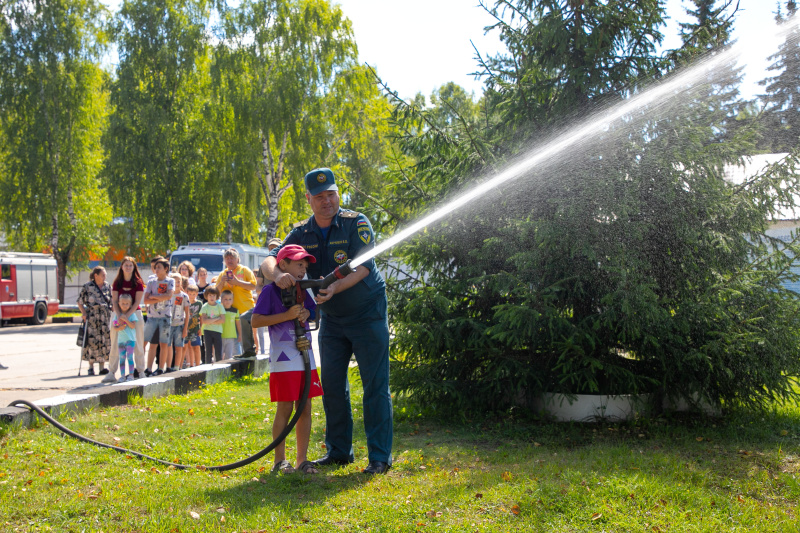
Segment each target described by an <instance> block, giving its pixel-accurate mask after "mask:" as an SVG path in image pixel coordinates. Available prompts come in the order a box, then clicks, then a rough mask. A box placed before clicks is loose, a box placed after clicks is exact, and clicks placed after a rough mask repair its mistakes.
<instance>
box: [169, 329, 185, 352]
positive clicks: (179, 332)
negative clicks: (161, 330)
mask: <svg viewBox="0 0 800 533" xmlns="http://www.w3.org/2000/svg"><path fill="white" fill-rule="evenodd" d="M167 344H169V345H170V346H175V347H176V348H182V347H183V326H170V327H169V341H168V342H167Z"/></svg>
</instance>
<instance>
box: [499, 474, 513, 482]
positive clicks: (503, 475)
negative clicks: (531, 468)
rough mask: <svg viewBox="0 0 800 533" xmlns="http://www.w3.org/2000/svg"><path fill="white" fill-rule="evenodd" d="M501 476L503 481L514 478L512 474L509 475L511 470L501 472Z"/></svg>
mask: <svg viewBox="0 0 800 533" xmlns="http://www.w3.org/2000/svg"><path fill="white" fill-rule="evenodd" d="M501 477H502V478H503V481H511V480H512V479H513V478H514V476H513V475H511V472H503V473H502V475H501Z"/></svg>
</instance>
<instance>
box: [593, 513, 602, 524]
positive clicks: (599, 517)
mask: <svg viewBox="0 0 800 533" xmlns="http://www.w3.org/2000/svg"><path fill="white" fill-rule="evenodd" d="M602 517H603V513H594V514H593V515H592V522H594V521H595V520H600V519H601V518H602Z"/></svg>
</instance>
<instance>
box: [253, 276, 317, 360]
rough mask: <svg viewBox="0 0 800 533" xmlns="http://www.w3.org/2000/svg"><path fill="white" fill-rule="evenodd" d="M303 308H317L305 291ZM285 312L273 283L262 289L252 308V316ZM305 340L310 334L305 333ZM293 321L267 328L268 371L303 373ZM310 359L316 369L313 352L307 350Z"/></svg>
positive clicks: (278, 290)
mask: <svg viewBox="0 0 800 533" xmlns="http://www.w3.org/2000/svg"><path fill="white" fill-rule="evenodd" d="M303 306H304V307H305V308H306V309H308V310H310V311H314V310H315V309H316V307H317V304H316V302H315V301H314V299H313V298H312V297H311V295H310V294H308V291H306V299H305V301H304V302H303ZM286 311H287V309H286V307H285V306H284V305H283V302H281V290H280V289H279V288H278V286H277V285H275V284H274V283H270V284H269V285H266V286H265V287H264V290H262V291H261V294H259V295H258V301H257V302H256V306H255V308H253V314H254V315H279V314H281V313H285V312H286ZM306 338H307V339H308V340H309V341H310V340H311V333H306ZM295 340H296V337H295V334H294V321H293V320H289V321H286V322H281V323H280V324H275V325H273V326H270V327H269V341H270V342H269V371H270V373H275V372H295V371H301V372H302V371H303V370H304V369H305V367H304V365H303V357H302V356H301V355H300V350H298V349H297V346H296V345H295ZM308 355H309V358H310V359H311V368H316V364H315V362H314V353H313V350H311V349H309V350H308Z"/></svg>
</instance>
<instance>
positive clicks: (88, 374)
mask: <svg viewBox="0 0 800 533" xmlns="http://www.w3.org/2000/svg"><path fill="white" fill-rule="evenodd" d="M86 375H87V376H94V368H90V369H89V371H88V372H87V373H86Z"/></svg>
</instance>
